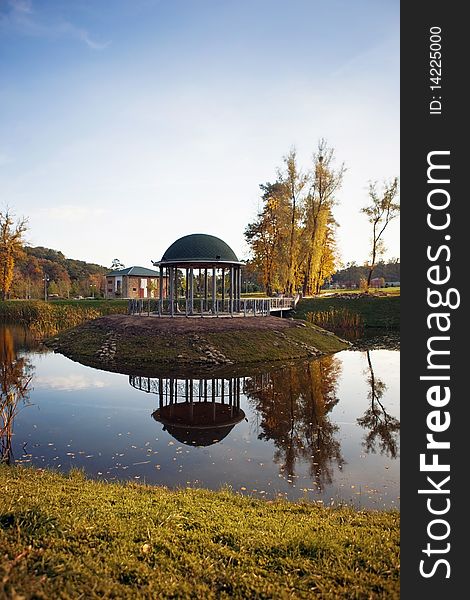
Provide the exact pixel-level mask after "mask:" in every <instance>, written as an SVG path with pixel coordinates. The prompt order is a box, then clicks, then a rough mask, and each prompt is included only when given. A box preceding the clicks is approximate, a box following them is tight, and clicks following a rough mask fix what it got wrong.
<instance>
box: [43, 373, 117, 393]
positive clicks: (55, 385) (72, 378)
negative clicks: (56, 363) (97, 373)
mask: <svg viewBox="0 0 470 600" xmlns="http://www.w3.org/2000/svg"><path fill="white" fill-rule="evenodd" d="M108 385H109V384H108V383H106V382H105V381H101V380H100V379H90V378H87V377H85V376H83V375H73V374H72V375H62V376H61V375H59V376H56V377H54V376H49V377H36V378H35V379H34V387H35V388H51V389H53V390H59V391H63V392H74V391H76V390H85V389H89V388H104V387H107V386H108Z"/></svg>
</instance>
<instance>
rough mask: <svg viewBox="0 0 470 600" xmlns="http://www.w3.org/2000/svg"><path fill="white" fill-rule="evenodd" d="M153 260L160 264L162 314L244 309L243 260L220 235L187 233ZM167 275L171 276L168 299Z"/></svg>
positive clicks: (224, 311) (157, 264) (213, 313)
mask: <svg viewBox="0 0 470 600" xmlns="http://www.w3.org/2000/svg"><path fill="white" fill-rule="evenodd" d="M152 264H153V265H154V266H155V267H158V268H159V276H160V286H159V289H160V301H159V309H158V312H159V314H160V315H161V314H162V313H164V312H166V313H167V314H169V315H171V316H175V315H176V314H181V313H182V314H185V315H186V316H188V315H196V314H200V315H203V314H212V315H219V313H222V314H231V315H233V314H234V313H237V312H240V310H241V303H240V296H241V266H242V263H241V262H240V261H239V260H238V258H237V256H236V254H235V252H234V251H233V250H232V249H231V248H230V246H228V244H226V243H225V242H224V241H223V240H221V239H220V238H218V237H215V236H213V235H207V234H204V233H193V234H191V235H186V236H184V237H182V238H179V239H178V240H176V242H173V244H172V245H171V246H170V247H169V248H168V249H167V250H166V252H165V253H164V254H163V256H162V258H161V260H160V261H157V262H154V261H152ZM165 277H167V278H168V294H167V298H166V300H168V302H166V303H165V302H164V300H165V298H164V295H163V289H164V287H163V281H164V278H165ZM183 277H184V281H185V285H184V286H183Z"/></svg>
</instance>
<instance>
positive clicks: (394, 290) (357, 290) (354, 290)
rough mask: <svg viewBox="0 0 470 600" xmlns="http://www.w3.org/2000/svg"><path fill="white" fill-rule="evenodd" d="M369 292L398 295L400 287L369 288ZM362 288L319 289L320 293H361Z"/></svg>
mask: <svg viewBox="0 0 470 600" xmlns="http://www.w3.org/2000/svg"><path fill="white" fill-rule="evenodd" d="M370 292H371V293H372V294H375V293H377V292H379V293H380V294H387V296H399V295H400V288H399V287H384V288H370ZM363 293H364V290H361V289H360V288H350V289H337V290H336V289H332V290H320V294H325V295H326V294H328V295H331V294H334V295H338V294H363Z"/></svg>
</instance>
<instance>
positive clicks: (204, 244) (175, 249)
mask: <svg viewBox="0 0 470 600" xmlns="http://www.w3.org/2000/svg"><path fill="white" fill-rule="evenodd" d="M167 261H169V262H191V261H195V262H201V261H207V262H215V261H222V262H231V263H238V262H239V260H238V258H237V255H236V254H235V252H234V251H233V250H232V249H231V248H230V246H229V245H228V244H226V243H225V242H224V241H223V240H221V239H220V238H218V237H215V236H213V235H206V234H205V233H193V234H191V235H185V236H184V237H182V238H180V239H179V240H176V242H173V244H171V246H170V247H169V248H168V250H167V251H166V252H165V253H164V254H163V256H162V261H161V262H167Z"/></svg>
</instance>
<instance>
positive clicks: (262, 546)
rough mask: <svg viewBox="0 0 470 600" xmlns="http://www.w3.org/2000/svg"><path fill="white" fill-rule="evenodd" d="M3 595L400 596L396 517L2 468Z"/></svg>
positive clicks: (75, 474)
mask: <svg viewBox="0 0 470 600" xmlns="http://www.w3.org/2000/svg"><path fill="white" fill-rule="evenodd" d="M0 488H1V489H2V494H1V495H0V547H1V548H2V560H1V561H0V597H2V598H3V597H5V598H23V597H24V598H38V599H41V598H43V599H46V598H47V599H49V598H62V599H71V598H90V599H91V598H122V599H125V598H129V599H130V598H132V599H140V598H149V599H150V598H179V599H182V600H184V599H186V598H187V599H189V598H206V599H207V600H210V599H212V598H213V599H215V598H222V599H223V598H226V599H229V598H239V599H245V598H260V599H261V598H279V599H283V598H285V599H287V598H289V599H291V598H305V599H306V598H313V597H321V598H325V599H327V598H331V599H333V598H335V599H338V598H345V599H346V598H347V599H348V600H353V599H355V598H356V599H359V598H387V599H391V598H398V597H399V514H398V512H397V511H369V512H367V511H358V510H354V509H352V508H348V507H323V506H319V505H318V504H315V503H311V502H310V503H307V502H286V501H273V502H270V501H265V500H258V499H254V498H250V497H243V496H241V495H239V494H234V493H233V492H231V491H229V490H224V491H219V492H211V491H207V490H195V489H181V490H176V491H171V490H169V489H167V488H162V487H151V486H145V485H138V484H135V483H127V484H120V483H105V482H97V481H91V480H87V479H86V478H85V476H84V475H83V474H82V473H81V472H77V471H72V472H71V473H70V474H69V475H68V476H65V475H60V474H57V473H54V472H51V471H42V470H35V469H25V468H22V467H6V466H0Z"/></svg>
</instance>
